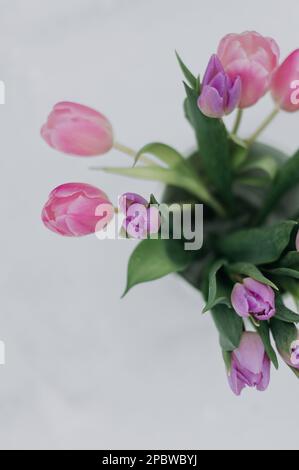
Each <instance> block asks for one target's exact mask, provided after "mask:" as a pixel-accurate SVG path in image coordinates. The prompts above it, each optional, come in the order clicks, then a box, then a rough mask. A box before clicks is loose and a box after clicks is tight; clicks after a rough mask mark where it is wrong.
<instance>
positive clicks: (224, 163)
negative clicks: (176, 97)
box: [185, 85, 232, 205]
mask: <svg viewBox="0 0 299 470" xmlns="http://www.w3.org/2000/svg"><path fill="white" fill-rule="evenodd" d="M185 89H186V93H187V102H186V107H185V109H186V113H187V116H188V119H189V121H190V122H191V123H192V126H193V128H194V130H195V134H196V137H197V143H198V146H199V148H200V152H201V156H202V162H203V166H204V169H205V171H206V174H207V176H208V178H209V180H210V182H211V183H212V184H213V185H214V187H215V189H216V190H217V191H218V193H219V194H221V197H222V198H223V200H224V201H226V202H227V203H228V204H229V205H231V203H232V192H231V187H232V168H231V160H230V152H229V140H228V134H227V131H226V128H225V126H224V124H223V122H222V121H221V120H220V119H213V118H208V117H206V116H204V114H202V112H201V111H200V109H199V108H198V106H197V99H198V95H197V93H196V92H195V91H194V90H192V89H191V88H190V87H188V86H187V85H185Z"/></svg>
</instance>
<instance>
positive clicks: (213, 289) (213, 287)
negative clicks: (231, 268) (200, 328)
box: [202, 260, 231, 313]
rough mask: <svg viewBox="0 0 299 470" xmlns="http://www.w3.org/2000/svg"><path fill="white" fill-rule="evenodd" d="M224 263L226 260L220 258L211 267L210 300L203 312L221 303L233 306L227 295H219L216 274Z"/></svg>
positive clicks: (209, 281) (209, 280)
mask: <svg viewBox="0 0 299 470" xmlns="http://www.w3.org/2000/svg"><path fill="white" fill-rule="evenodd" d="M224 264H225V261H224V260H218V261H216V262H215V263H214V264H213V265H212V266H211V268H210V271H209V279H208V301H207V304H206V306H205V307H204V309H203V311H202V313H205V312H208V311H209V310H211V309H212V308H213V307H215V306H216V305H219V304H225V305H227V306H228V307H231V304H230V301H229V299H228V298H227V297H225V296H219V297H217V279H216V275H217V272H218V271H219V269H221V268H222V266H223V265H224Z"/></svg>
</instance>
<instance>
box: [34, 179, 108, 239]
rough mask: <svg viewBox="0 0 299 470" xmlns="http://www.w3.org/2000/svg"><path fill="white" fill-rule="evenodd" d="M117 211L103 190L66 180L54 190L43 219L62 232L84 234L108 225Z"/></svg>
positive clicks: (77, 235) (70, 235)
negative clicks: (66, 181)
mask: <svg viewBox="0 0 299 470" xmlns="http://www.w3.org/2000/svg"><path fill="white" fill-rule="evenodd" d="M113 214H114V208H113V206H112V204H111V202H110V201H109V199H108V198H107V196H106V194H105V193H104V192H103V191H101V190H100V189H98V188H96V187H94V186H91V185H90V184H85V183H66V184H62V185H61V186H58V187H57V188H55V189H54V190H53V191H52V192H51V193H50V196H49V200H48V202H47V203H46V205H45V206H44V208H43V211H42V220H43V222H44V224H45V226H46V227H47V228H48V229H50V230H52V231H53V232H55V233H58V234H59V235H64V236H66V237H81V236H83V235H88V234H90V233H94V232H95V231H98V230H100V229H101V228H103V227H105V226H106V225H107V223H108V222H109V221H110V220H111V219H112V218H113Z"/></svg>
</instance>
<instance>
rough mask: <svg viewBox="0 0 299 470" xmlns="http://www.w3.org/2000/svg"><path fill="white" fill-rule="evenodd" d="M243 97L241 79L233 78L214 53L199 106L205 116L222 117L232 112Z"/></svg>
mask: <svg viewBox="0 0 299 470" xmlns="http://www.w3.org/2000/svg"><path fill="white" fill-rule="evenodd" d="M240 98H241V80H240V77H236V78H235V79H234V80H231V79H230V78H229V76H228V75H227V74H226V73H225V72H224V70H223V67H222V65H221V62H220V60H219V59H218V57H217V56H216V55H213V56H212V57H211V59H210V61H209V63H208V67H207V70H206V72H205V75H204V78H203V82H202V91H201V94H200V97H199V98H198V107H199V109H200V110H201V112H202V113H203V114H205V116H208V117H212V118H221V117H223V116H224V115H226V114H230V113H231V112H232V111H233V110H234V109H235V108H236V107H237V106H238V105H239V102H240Z"/></svg>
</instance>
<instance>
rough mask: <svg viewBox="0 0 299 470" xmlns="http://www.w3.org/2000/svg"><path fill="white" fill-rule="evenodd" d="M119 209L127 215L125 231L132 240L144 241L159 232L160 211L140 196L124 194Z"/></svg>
mask: <svg viewBox="0 0 299 470" xmlns="http://www.w3.org/2000/svg"><path fill="white" fill-rule="evenodd" d="M119 207H120V210H121V211H122V213H123V214H124V215H125V219H124V222H123V229H124V230H125V232H126V233H127V234H128V235H129V236H130V237H131V238H137V239H143V238H146V237H147V236H148V235H150V234H155V233H158V232H159V229H160V224H161V217H160V213H159V209H158V208H157V207H156V206H155V205H149V203H148V202H147V200H146V199H144V198H143V197H142V196H140V195H139V194H135V193H125V194H123V195H122V196H121V197H120V198H119Z"/></svg>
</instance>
